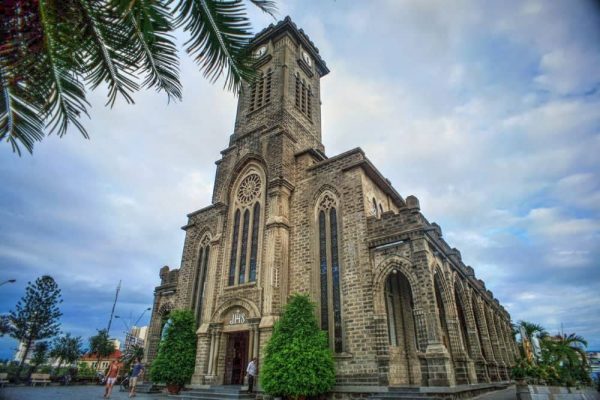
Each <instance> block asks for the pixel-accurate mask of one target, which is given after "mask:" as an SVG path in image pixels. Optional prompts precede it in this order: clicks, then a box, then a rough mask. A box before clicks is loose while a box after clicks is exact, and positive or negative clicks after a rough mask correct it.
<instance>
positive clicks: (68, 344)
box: [50, 333, 83, 370]
mask: <svg viewBox="0 0 600 400" xmlns="http://www.w3.org/2000/svg"><path fill="white" fill-rule="evenodd" d="M82 353H83V349H82V343H81V336H76V337H71V334H70V333H67V334H66V335H64V336H60V337H57V338H56V339H54V342H53V343H52V350H50V357H54V358H57V359H58V368H57V369H58V370H60V367H61V366H62V364H63V363H65V362H66V363H67V364H69V365H70V364H73V363H74V362H75V361H77V360H78V359H79V357H80V356H81V354H82Z"/></svg>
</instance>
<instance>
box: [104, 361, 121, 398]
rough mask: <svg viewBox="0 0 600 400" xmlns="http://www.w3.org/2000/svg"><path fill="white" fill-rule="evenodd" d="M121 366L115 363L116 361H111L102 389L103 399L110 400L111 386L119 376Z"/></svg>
mask: <svg viewBox="0 0 600 400" xmlns="http://www.w3.org/2000/svg"><path fill="white" fill-rule="evenodd" d="M120 369H121V366H120V365H119V363H118V362H117V360H113V361H112V362H111V363H110V365H109V366H108V372H107V373H106V386H105V387H104V398H105V399H110V395H111V393H112V389H113V385H114V384H115V381H116V380H117V376H119V370H120Z"/></svg>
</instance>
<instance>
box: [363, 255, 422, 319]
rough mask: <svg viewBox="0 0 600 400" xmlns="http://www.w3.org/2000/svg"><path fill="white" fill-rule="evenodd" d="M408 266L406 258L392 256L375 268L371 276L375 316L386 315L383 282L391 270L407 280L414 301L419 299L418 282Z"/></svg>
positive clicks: (408, 261)
mask: <svg viewBox="0 0 600 400" xmlns="http://www.w3.org/2000/svg"><path fill="white" fill-rule="evenodd" d="M410 265H411V262H410V260H409V259H408V258H406V257H403V256H398V255H392V256H390V257H387V258H386V259H385V260H383V261H382V262H380V263H379V265H377V266H376V267H375V273H374V275H373V288H374V296H373V298H374V301H375V304H374V310H375V314H376V315H377V314H379V315H385V313H386V311H385V301H384V298H383V297H384V296H383V293H384V291H385V282H386V280H387V278H388V276H389V274H391V273H392V271H393V270H398V271H400V272H401V273H402V274H403V275H404V276H405V277H406V279H408V282H409V283H410V288H411V292H412V296H413V299H415V301H416V299H418V298H419V297H420V291H419V281H418V279H417V277H416V276H415V274H414V273H413V272H412V271H411V266H410Z"/></svg>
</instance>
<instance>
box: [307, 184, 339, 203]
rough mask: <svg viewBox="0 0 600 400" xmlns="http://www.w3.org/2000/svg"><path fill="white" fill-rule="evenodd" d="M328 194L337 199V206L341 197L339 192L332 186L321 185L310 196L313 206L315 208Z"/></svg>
mask: <svg viewBox="0 0 600 400" xmlns="http://www.w3.org/2000/svg"><path fill="white" fill-rule="evenodd" d="M328 192H329V193H330V195H332V196H334V197H335V198H336V199H337V201H338V204H339V202H340V201H341V198H342V196H341V194H340V192H339V191H338V190H337V189H336V188H335V187H334V186H332V185H329V184H325V185H322V186H320V187H319V188H318V189H316V190H315V191H314V193H313V195H312V198H313V204H314V205H315V206H316V205H318V204H319V201H321V199H322V197H323V196H324V195H325V194H326V193H328Z"/></svg>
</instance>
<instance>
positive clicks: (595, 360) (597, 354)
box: [587, 351, 600, 379]
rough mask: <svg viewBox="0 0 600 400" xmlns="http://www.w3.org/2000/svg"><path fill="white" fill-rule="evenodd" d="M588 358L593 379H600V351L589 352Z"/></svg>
mask: <svg viewBox="0 0 600 400" xmlns="http://www.w3.org/2000/svg"><path fill="white" fill-rule="evenodd" d="M587 357H588V362H589V363H590V376H591V377H592V379H600V351H588V352H587Z"/></svg>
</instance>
